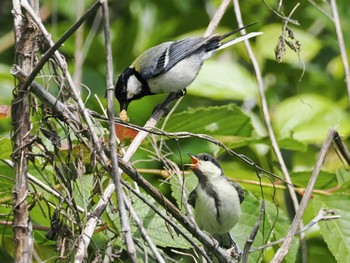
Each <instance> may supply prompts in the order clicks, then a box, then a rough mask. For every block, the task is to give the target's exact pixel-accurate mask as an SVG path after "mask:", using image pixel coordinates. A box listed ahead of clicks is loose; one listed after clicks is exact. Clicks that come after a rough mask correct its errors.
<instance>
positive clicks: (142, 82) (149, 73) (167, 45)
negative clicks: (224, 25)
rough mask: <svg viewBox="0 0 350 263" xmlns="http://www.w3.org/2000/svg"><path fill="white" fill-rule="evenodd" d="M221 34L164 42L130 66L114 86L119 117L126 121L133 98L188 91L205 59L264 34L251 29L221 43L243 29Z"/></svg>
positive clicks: (180, 94) (146, 52) (180, 93)
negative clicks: (250, 31) (247, 32)
mask: <svg viewBox="0 0 350 263" xmlns="http://www.w3.org/2000/svg"><path fill="white" fill-rule="evenodd" d="M244 28H246V27H243V28H240V29H238V30H235V31H232V32H229V33H227V34H224V35H222V36H216V35H214V36H209V37H190V38H185V39H181V40H177V41H169V42H164V43H162V44H160V45H157V46H154V47H152V48H150V49H148V50H146V51H145V52H143V53H142V54H141V55H140V56H139V57H137V58H136V59H135V60H134V62H133V63H132V64H131V66H129V67H127V68H126V69H125V70H124V72H123V73H122V74H121V75H120V76H119V78H118V81H117V83H116V86H115V97H116V98H117V100H118V102H119V104H120V117H121V118H122V119H123V120H127V114H126V111H127V109H128V105H129V103H130V102H131V101H133V100H137V99H140V98H142V97H144V96H147V95H154V94H159V93H178V94H179V96H178V97H180V96H182V94H184V93H185V89H186V88H187V86H189V85H190V84H191V83H192V81H193V80H194V79H195V78H196V77H197V75H198V72H199V70H200V69H201V67H202V64H203V62H204V60H206V59H208V58H210V57H211V56H212V55H213V54H214V53H215V52H216V51H218V50H220V49H223V48H226V47H228V46H231V45H234V44H236V43H238V42H241V41H243V40H245V39H249V38H251V37H255V36H257V35H260V34H262V33H261V32H252V33H249V34H246V35H244V36H241V37H238V38H236V39H232V40H229V41H227V42H224V43H223V42H222V40H224V39H225V38H227V37H229V36H231V35H233V34H234V33H236V32H238V31H240V30H242V29H244Z"/></svg>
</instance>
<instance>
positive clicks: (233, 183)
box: [229, 180, 245, 204]
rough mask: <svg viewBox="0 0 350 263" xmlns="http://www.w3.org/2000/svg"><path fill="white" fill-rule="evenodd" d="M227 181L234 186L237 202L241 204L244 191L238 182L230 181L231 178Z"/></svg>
mask: <svg viewBox="0 0 350 263" xmlns="http://www.w3.org/2000/svg"><path fill="white" fill-rule="evenodd" d="M229 181H230V184H231V185H232V186H233V187H234V188H236V191H237V193H238V197H239V202H240V203H241V204H242V202H243V201H244V196H245V192H244V190H243V188H242V187H241V186H240V185H239V184H237V183H235V182H232V181H231V180H229Z"/></svg>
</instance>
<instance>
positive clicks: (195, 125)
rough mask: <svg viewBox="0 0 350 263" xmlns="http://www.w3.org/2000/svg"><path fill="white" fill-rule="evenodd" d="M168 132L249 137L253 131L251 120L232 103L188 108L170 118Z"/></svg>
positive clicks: (166, 128)
mask: <svg viewBox="0 0 350 263" xmlns="http://www.w3.org/2000/svg"><path fill="white" fill-rule="evenodd" d="M165 130H166V131H168V132H178V131H187V132H192V133H199V134H207V135H211V136H239V137H249V136H250V135H251V133H252V131H253V127H252V124H251V120H250V118H249V116H247V115H246V114H245V113H244V112H242V111H241V109H240V108H239V107H237V106H236V105H234V104H229V105H225V106H218V107H208V108H197V109H189V110H187V111H183V112H180V113H177V114H174V115H173V116H172V118H170V119H169V120H168V121H167V123H166V126H165Z"/></svg>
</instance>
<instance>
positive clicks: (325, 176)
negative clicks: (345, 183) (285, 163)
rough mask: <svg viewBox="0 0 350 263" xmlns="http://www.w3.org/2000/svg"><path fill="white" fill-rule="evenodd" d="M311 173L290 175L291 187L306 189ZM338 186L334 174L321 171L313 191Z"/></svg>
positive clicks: (303, 172)
mask: <svg viewBox="0 0 350 263" xmlns="http://www.w3.org/2000/svg"><path fill="white" fill-rule="evenodd" d="M311 174H312V171H302V172H301V171H300V172H293V173H292V175H291V178H292V182H293V185H295V186H299V187H306V186H307V184H308V183H309V180H310V177H311ZM337 184H338V181H337V177H336V175H335V174H334V173H329V172H326V171H321V172H320V174H319V175H318V178H317V181H316V184H315V187H314V188H315V189H330V188H332V187H335V186H336V185H337Z"/></svg>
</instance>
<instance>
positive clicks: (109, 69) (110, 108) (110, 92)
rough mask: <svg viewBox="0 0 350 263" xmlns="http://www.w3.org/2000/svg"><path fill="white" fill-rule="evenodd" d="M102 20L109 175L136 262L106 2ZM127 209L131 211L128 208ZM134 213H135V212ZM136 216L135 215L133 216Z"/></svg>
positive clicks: (127, 245) (128, 248) (131, 257)
mask: <svg viewBox="0 0 350 263" xmlns="http://www.w3.org/2000/svg"><path fill="white" fill-rule="evenodd" d="M102 11H103V20H104V35H105V50H106V61H107V63H106V80H107V81H106V82H107V115H108V124H109V145H110V147H109V148H110V151H111V161H112V169H111V176H112V178H113V181H114V185H115V190H116V194H117V201H118V210H119V215H120V222H121V229H122V233H123V238H124V240H125V243H126V247H127V251H128V253H129V257H130V258H129V259H130V261H131V262H137V256H136V248H135V244H134V241H133V238H132V234H131V228H130V224H129V220H128V216H127V214H126V211H125V203H124V200H125V201H126V202H128V203H129V201H128V200H127V199H128V198H127V197H126V196H124V193H123V189H122V185H121V173H120V172H119V170H118V155H117V143H116V136H115V134H116V132H115V124H114V86H113V61H112V57H113V56H112V46H111V37H110V25H109V11H108V2H107V1H103V3H102ZM129 211H131V212H132V211H133V210H132V208H129ZM135 214H136V213H135ZM133 217H134V218H136V215H134V216H133Z"/></svg>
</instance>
